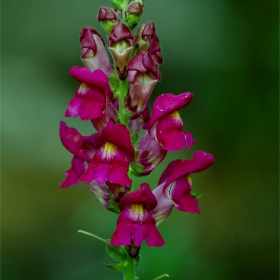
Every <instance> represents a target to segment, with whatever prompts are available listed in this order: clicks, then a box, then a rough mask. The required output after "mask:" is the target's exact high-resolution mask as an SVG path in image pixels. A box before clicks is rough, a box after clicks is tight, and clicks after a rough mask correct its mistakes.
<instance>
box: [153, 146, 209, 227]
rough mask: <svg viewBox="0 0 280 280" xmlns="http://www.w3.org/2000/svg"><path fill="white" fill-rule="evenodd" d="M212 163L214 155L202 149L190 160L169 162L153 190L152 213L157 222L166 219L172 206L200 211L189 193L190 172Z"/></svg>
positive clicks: (181, 209) (184, 209) (183, 209)
mask: <svg viewBox="0 0 280 280" xmlns="http://www.w3.org/2000/svg"><path fill="white" fill-rule="evenodd" d="M213 163H214V157H213V156H212V155H210V154H208V153H205V152H203V151H196V152H195V153H194V154H193V159H192V160H175V161H172V162H170V163H169V165H168V166H167V168H166V169H165V171H164V172H163V174H162V176H161V177H160V179H159V182H158V183H159V186H158V187H157V188H156V189H155V190H154V191H153V193H154V195H155V196H156V198H157V202H158V204H157V207H156V208H155V209H154V210H153V211H152V214H153V216H154V218H155V220H156V221H157V223H160V222H161V221H163V220H164V219H166V218H167V217H168V216H169V214H170V213H171V211H172V208H173V207H174V206H175V207H176V208H177V209H178V210H180V211H185V212H192V213H200V209H199V206H198V201H197V199H196V198H195V197H193V196H192V195H191V190H192V181H191V173H196V172H200V171H203V170H205V169H207V168H208V167H209V166H211V165H212V164H213Z"/></svg>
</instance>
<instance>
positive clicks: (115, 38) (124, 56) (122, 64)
mask: <svg viewBox="0 0 280 280" xmlns="http://www.w3.org/2000/svg"><path fill="white" fill-rule="evenodd" d="M133 43H134V41H133V35H132V34H131V32H130V30H129V29H128V27H127V26H126V25H124V24H122V23H119V24H117V25H116V26H115V27H114V29H113V30H112V32H111V33H110V35H109V41H108V48H109V50H110V52H111V54H112V56H113V58H114V60H115V64H116V70H117V72H118V74H119V77H120V78H121V79H123V78H125V77H126V75H127V74H126V67H127V64H128V61H129V57H130V54H131V51H132V49H133Z"/></svg>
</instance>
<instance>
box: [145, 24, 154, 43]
mask: <svg viewBox="0 0 280 280" xmlns="http://www.w3.org/2000/svg"><path fill="white" fill-rule="evenodd" d="M155 34H156V27H155V24H154V23H153V22H148V23H147V24H146V26H145V27H144V29H143V31H142V34H141V37H142V39H143V40H145V41H148V40H149V38H153V37H154V36H155Z"/></svg>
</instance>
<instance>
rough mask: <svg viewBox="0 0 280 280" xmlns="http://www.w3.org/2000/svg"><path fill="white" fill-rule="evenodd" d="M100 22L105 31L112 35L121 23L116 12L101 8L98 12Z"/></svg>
mask: <svg viewBox="0 0 280 280" xmlns="http://www.w3.org/2000/svg"><path fill="white" fill-rule="evenodd" d="M97 19H98V21H99V22H101V24H102V26H103V28H104V30H105V31H106V32H107V33H110V32H111V31H112V30H113V28H114V27H115V26H116V25H117V24H118V23H119V22H120V21H119V19H118V17H117V15H116V14H115V12H114V11H113V10H112V9H110V8H108V7H101V8H100V9H99V12H98V17H97Z"/></svg>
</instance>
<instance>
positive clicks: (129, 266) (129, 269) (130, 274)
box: [123, 257, 135, 280]
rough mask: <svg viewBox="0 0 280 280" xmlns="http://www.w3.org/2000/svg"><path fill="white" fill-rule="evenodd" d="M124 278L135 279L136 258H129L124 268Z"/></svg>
mask: <svg viewBox="0 0 280 280" xmlns="http://www.w3.org/2000/svg"><path fill="white" fill-rule="evenodd" d="M123 273H124V275H123V276H124V277H123V279H124V280H135V265H134V259H133V258H129V257H128V258H127V262H126V264H125V268H124V271H123Z"/></svg>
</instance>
